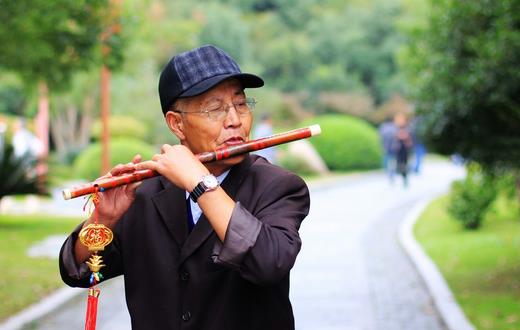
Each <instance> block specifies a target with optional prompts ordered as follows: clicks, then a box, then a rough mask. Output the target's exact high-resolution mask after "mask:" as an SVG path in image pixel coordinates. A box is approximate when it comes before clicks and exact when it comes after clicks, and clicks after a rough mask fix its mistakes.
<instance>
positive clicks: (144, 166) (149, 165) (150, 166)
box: [135, 160, 160, 172]
mask: <svg viewBox="0 0 520 330" xmlns="http://www.w3.org/2000/svg"><path fill="white" fill-rule="evenodd" d="M135 169H136V170H153V171H157V172H159V169H160V165H159V163H157V162H156V161H153V160H147V161H144V162H140V163H139V164H135Z"/></svg>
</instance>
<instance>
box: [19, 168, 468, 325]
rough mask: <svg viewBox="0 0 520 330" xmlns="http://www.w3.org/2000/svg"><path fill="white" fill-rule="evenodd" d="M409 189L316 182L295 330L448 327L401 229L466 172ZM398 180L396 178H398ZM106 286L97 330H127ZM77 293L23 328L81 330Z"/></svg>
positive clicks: (375, 179) (298, 273) (444, 171)
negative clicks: (415, 211) (403, 246)
mask: <svg viewBox="0 0 520 330" xmlns="http://www.w3.org/2000/svg"><path fill="white" fill-rule="evenodd" d="M425 165H426V166H425V168H424V171H423V173H422V174H421V175H420V176H412V177H411V178H410V184H409V187H408V188H404V187H403V185H402V184H401V182H400V181H398V180H396V182H395V183H394V184H393V185H390V184H389V182H388V181H387V179H386V177H385V176H384V175H383V174H381V173H369V174H360V175H357V176H349V177H347V178H339V179H328V180H326V181H320V182H316V183H312V184H311V185H310V188H311V203H312V205H311V212H310V214H309V217H308V218H307V219H306V220H305V221H304V223H303V224H302V228H301V236H302V239H303V248H302V251H301V253H300V255H299V257H298V260H297V263H296V265H295V267H294V270H293V271H292V275H291V300H292V302H293V307H294V313H295V317H296V328H297V329H298V330H307V329H308V330H329V329H330V330H333V329H334V330H336V329H338V330H339V329H342V330H350V329H356V330H357V329H360V330H372V329H384V330H386V329H396V330H397V329H399V330H402V329H422V330H424V329H445V327H444V325H443V323H442V321H441V320H440V318H439V316H438V313H437V312H436V310H435V308H434V307H433V304H432V301H431V297H430V295H429V293H428V291H427V290H426V287H425V285H424V283H423V282H422V279H421V278H420V277H419V276H418V274H417V272H416V270H415V269H414V267H413V266H412V264H411V262H410V261H409V259H408V257H407V256H406V255H405V253H404V252H403V251H402V249H401V247H400V245H399V241H398V238H397V230H398V227H399V225H400V223H401V222H402V220H403V218H404V215H405V214H406V213H407V212H408V211H409V210H410V209H411V208H412V207H413V205H414V204H415V203H417V202H418V201H420V200H423V199H425V198H431V197H433V196H436V195H438V194H440V193H442V192H444V191H446V190H447V189H448V187H449V184H450V182H451V181H452V180H454V179H456V178H459V177H461V176H462V175H463V171H462V170H461V169H460V168H457V167H454V166H453V165H451V164H448V163H445V162H429V163H426V164H425ZM396 179H397V178H396ZM111 282H112V283H110V282H108V283H105V284H106V285H105V286H104V288H103V290H102V295H101V299H100V315H99V316H98V330H108V329H110V330H118V329H130V326H129V322H130V320H129V316H128V312H127V311H126V306H125V302H124V296H123V283H122V280H121V279H118V280H112V281H111ZM84 298H85V296H84V295H80V296H78V297H76V298H75V299H73V300H72V301H70V302H69V303H67V304H66V305H65V306H62V307H61V308H59V309H58V310H56V312H54V313H52V314H51V315H48V316H47V317H45V318H43V319H41V320H38V321H36V322H34V323H33V324H31V325H28V326H27V327H26V329H40V330H46V329H82V327H83V318H84V312H85V299H84Z"/></svg>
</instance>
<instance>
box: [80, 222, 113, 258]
mask: <svg viewBox="0 0 520 330" xmlns="http://www.w3.org/2000/svg"><path fill="white" fill-rule="evenodd" d="M113 238H114V234H113V233H112V231H111V230H110V229H109V228H108V227H107V226H105V225H101V224H97V223H91V224H89V225H87V226H86V227H83V229H81V231H80V232H79V240H80V242H81V244H83V245H85V246H86V247H87V248H88V250H89V251H92V252H97V251H103V250H104V249H105V246H107V245H108V244H110V242H112V239H113Z"/></svg>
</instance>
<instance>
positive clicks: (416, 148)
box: [410, 117, 426, 174]
mask: <svg viewBox="0 0 520 330" xmlns="http://www.w3.org/2000/svg"><path fill="white" fill-rule="evenodd" d="M418 125H419V118H417V117H415V118H414V119H413V120H412V122H411V123H410V134H411V136H412V142H413V153H414V156H415V157H414V160H415V162H414V164H413V166H412V170H413V171H414V172H415V173H416V174H419V173H420V172H421V167H422V162H423V159H424V156H425V155H426V147H425V146H424V143H423V142H422V139H421V137H420V135H419V132H418Z"/></svg>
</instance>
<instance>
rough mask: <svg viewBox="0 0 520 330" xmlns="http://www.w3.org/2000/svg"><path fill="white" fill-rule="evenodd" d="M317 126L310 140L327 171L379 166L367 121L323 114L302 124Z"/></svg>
mask: <svg viewBox="0 0 520 330" xmlns="http://www.w3.org/2000/svg"><path fill="white" fill-rule="evenodd" d="M309 124H319V125H320V126H321V131H322V133H321V134H320V135H318V136H315V137H313V138H311V139H310V142H311V143H312V144H313V146H314V147H315V148H316V150H317V151H318V153H319V154H320V156H321V157H322V158H323V160H324V161H325V163H326V164H327V166H328V168H329V169H330V170H340V171H347V170H367V169H375V168H379V167H381V162H382V150H381V146H380V143H379V137H378V133H377V131H376V129H375V128H373V127H372V126H370V125H369V124H368V123H367V122H365V121H363V120H361V119H358V118H354V117H351V116H346V115H324V116H318V117H314V118H313V119H311V120H307V121H305V125H309Z"/></svg>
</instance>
